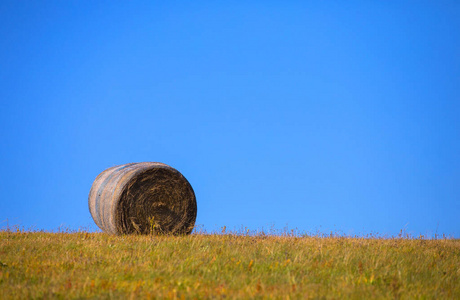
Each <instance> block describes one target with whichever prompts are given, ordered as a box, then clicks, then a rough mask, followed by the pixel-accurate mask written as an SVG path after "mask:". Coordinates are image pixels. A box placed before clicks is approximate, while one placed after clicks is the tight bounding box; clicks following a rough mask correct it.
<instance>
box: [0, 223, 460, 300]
mask: <svg viewBox="0 0 460 300" xmlns="http://www.w3.org/2000/svg"><path fill="white" fill-rule="evenodd" d="M0 298H2V299H25V298H28V299H30V298H46V299H48V298H120V299H125V298H131V299H138V298H140V299H143V298H178V299H182V298H185V299H193V298H197V299H203V298H279V299H317V298H319V299H343V298H353V299H371V298H372V299H373V298H388V299H393V298H401V299H414V298H415V299H416V298H422V299H427V298H428V299H433V298H436V299H460V240H454V239H437V240H425V239H412V238H393V239H388V238H386V239H383V238H350V237H315V236H305V237H299V236H289V235H280V236H270V235H264V234H259V235H255V236H254V235H242V234H231V233H230V234H192V235H190V236H185V237H174V236H109V235H106V234H103V233H85V232H74V233H65V232H61V233H46V232H24V231H15V232H12V231H11V230H9V231H6V230H3V231H0Z"/></svg>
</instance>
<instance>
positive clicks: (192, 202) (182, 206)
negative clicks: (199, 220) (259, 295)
mask: <svg viewBox="0 0 460 300" xmlns="http://www.w3.org/2000/svg"><path fill="white" fill-rule="evenodd" d="M88 205H89V210H90V212H91V216H92V217H93V219H94V222H95V223H96V224H97V226H99V228H101V229H102V230H103V231H104V232H106V233H110V234H130V233H140V234H149V233H169V234H190V233H191V232H192V229H193V226H194V225H195V220H196V213H197V205H196V198H195V193H194V192H193V189H192V186H191V185H190V183H189V182H188V181H187V179H185V177H184V176H183V175H182V174H181V173H180V172H179V171H177V170H176V169H174V168H172V167H170V166H168V165H165V164H162V163H158V162H142V163H130V164H125V165H121V166H115V167H112V168H109V169H107V170H105V171H104V172H102V173H101V174H99V176H97V178H96V179H95V180H94V182H93V185H92V186H91V190H90V192H89V196H88Z"/></svg>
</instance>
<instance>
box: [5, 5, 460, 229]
mask: <svg viewBox="0 0 460 300" xmlns="http://www.w3.org/2000/svg"><path fill="white" fill-rule="evenodd" d="M0 101H1V108H0V109H1V110H0V137H1V144H2V145H1V147H0V168H1V169H0V182H1V184H0V194H1V200H0V221H1V222H2V223H1V224H0V226H2V227H4V226H5V224H6V223H5V220H6V219H8V220H9V223H10V225H11V224H20V225H23V226H25V227H31V226H35V227H36V228H39V229H46V230H52V229H56V228H57V227H58V226H60V225H64V226H69V227H71V228H78V227H79V226H93V228H96V226H95V225H94V222H93V221H92V219H91V216H90V214H89V211H88V206H87V196H88V193H89V189H90V187H91V184H92V182H93V180H94V179H95V177H96V176H97V175H98V174H99V173H100V172H102V171H103V170H104V169H106V168H109V167H111V166H114V165H118V164H124V163H128V162H140V161H160V162H164V163H167V164H169V165H171V166H173V167H175V168H176V169H178V170H179V171H181V172H182V173H183V174H184V175H185V176H186V177H187V179H188V180H189V181H190V183H191V184H192V186H193V188H194V190H195V193H196V195H197V200H198V218H197V224H201V226H202V227H204V228H205V229H208V230H212V229H215V228H219V227H221V226H224V225H225V226H227V227H229V228H233V227H240V226H241V225H243V226H247V227H249V228H252V229H257V228H262V227H267V226H270V225H271V224H274V225H275V226H276V227H278V228H282V227H284V226H285V225H286V224H287V225H288V226H289V227H292V228H294V227H297V228H298V229H300V230H306V231H316V230H318V229H319V230H321V231H324V232H327V231H330V230H333V231H341V232H344V233H352V234H356V233H368V232H377V233H380V234H390V235H392V234H397V233H398V232H399V231H400V230H401V229H403V228H405V229H406V231H407V232H410V233H413V234H434V233H435V232H436V231H437V232H438V234H439V233H445V234H451V235H455V236H457V237H458V236H460V217H459V216H460V2H458V1H298V2H297V1H290V2H286V1H235V2H233V1H162V2H157V1H145V2H143V1H119V2H118V1H7V0H3V1H1V2H0Z"/></svg>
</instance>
